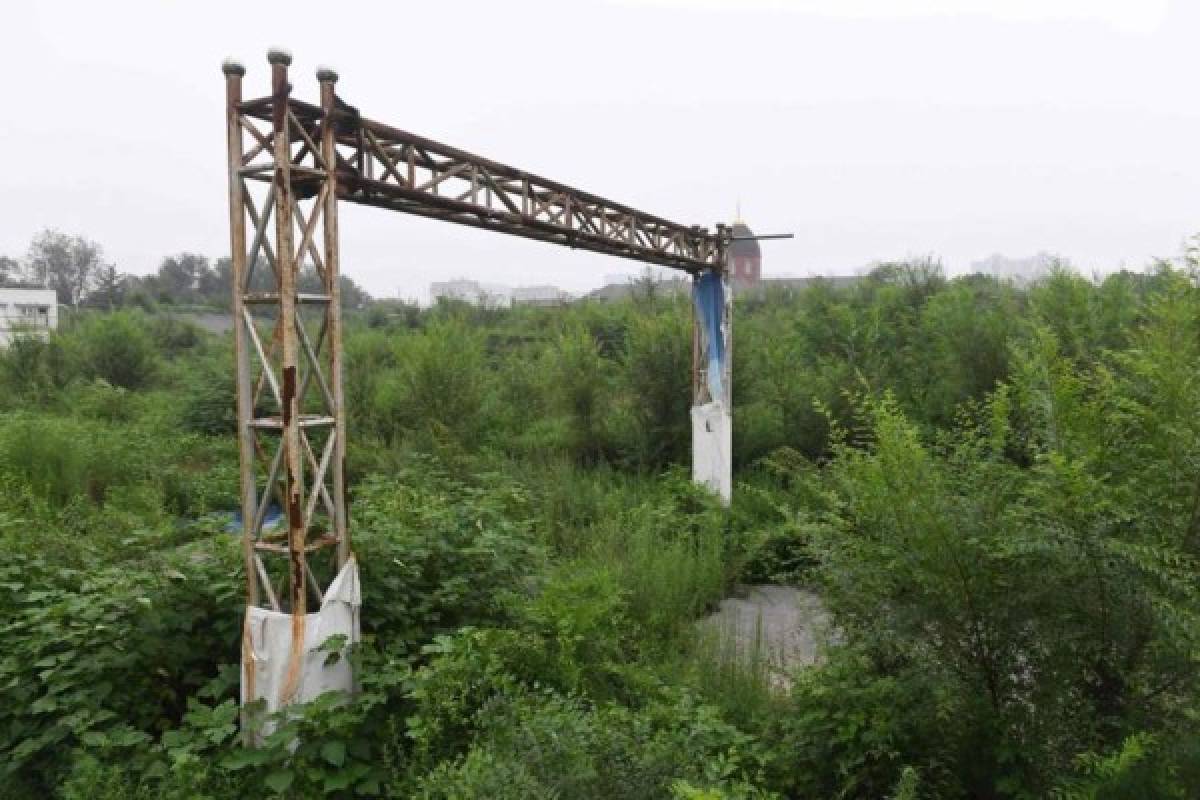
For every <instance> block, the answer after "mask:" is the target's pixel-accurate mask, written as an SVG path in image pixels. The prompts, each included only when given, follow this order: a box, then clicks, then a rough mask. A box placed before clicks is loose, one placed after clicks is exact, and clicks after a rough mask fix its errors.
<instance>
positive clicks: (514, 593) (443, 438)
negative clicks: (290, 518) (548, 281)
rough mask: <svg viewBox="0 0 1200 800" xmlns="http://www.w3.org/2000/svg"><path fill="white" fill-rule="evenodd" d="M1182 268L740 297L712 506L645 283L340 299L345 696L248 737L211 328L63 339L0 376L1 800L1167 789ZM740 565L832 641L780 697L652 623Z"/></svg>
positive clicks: (231, 467)
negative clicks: (731, 478) (814, 610)
mask: <svg viewBox="0 0 1200 800" xmlns="http://www.w3.org/2000/svg"><path fill="white" fill-rule="evenodd" d="M176 266H179V265H176ZM1193 267H1194V265H1191V264H1184V265H1178V266H1170V265H1165V264H1164V265H1160V266H1158V267H1156V268H1155V269H1154V270H1152V271H1151V272H1149V273H1146V274H1130V273H1121V274H1117V275H1113V276H1110V277H1108V278H1106V279H1104V280H1103V281H1100V282H1092V281H1088V280H1086V279H1084V278H1082V277H1080V276H1078V275H1076V274H1074V273H1072V272H1069V271H1066V270H1062V271H1058V272H1055V273H1053V274H1051V275H1049V276H1048V277H1046V278H1045V279H1043V280H1041V281H1040V282H1038V283H1036V284H1034V285H1032V286H1030V287H1028V288H1018V287H1015V286H1012V285H1009V284H1005V283H1000V282H997V281H995V280H992V279H989V278H984V277H981V276H969V277H962V278H956V279H953V280H947V279H946V278H944V277H943V276H942V275H941V273H940V271H939V270H938V269H937V268H936V266H934V265H931V264H927V263H922V264H907V265H905V264H897V265H890V266H885V267H881V268H879V269H877V270H876V271H875V272H874V273H872V274H871V275H870V276H868V277H866V278H864V279H863V280H862V281H860V282H859V283H857V284H856V285H854V286H852V287H848V288H834V287H831V286H828V285H823V284H820V283H818V284H814V285H812V286H809V287H807V288H805V289H803V290H796V291H790V292H777V293H768V294H765V295H762V296H754V297H749V298H746V299H743V300H740V301H739V307H738V310H737V332H738V338H737V357H736V359H735V367H734V369H735V374H734V383H735V386H734V395H735V397H736V399H737V409H736V412H735V420H734V425H735V449H736V452H735V460H736V468H737V472H736V476H735V477H736V484H737V485H736V491H735V499H734V505H733V507H732V508H731V509H729V510H724V509H721V508H720V507H719V506H718V505H717V504H716V502H715V501H714V500H713V498H711V497H710V496H708V495H707V494H706V493H705V492H703V491H701V490H698V489H697V488H695V487H693V486H692V485H691V483H690V480H689V479H688V472H687V460H688V453H689V423H688V417H687V412H688V404H689V397H688V386H687V377H686V375H687V369H688V364H689V360H690V339H689V337H688V330H689V328H688V326H689V318H690V309H689V307H688V305H687V302H686V300H685V299H681V298H671V297H662V296H654V295H653V294H649V293H648V294H646V295H644V296H638V297H635V298H633V299H632V300H630V301H629V302H627V303H619V304H612V305H606V304H578V305H575V306H572V307H569V308H560V309H531V308H523V309H515V310H512V311H495V310H480V309H472V308H468V307H458V306H452V305H443V306H439V307H436V308H434V309H431V310H428V311H422V312H416V311H413V310H412V309H398V310H396V312H395V313H394V314H390V313H389V312H388V310H387V309H386V307H383V306H376V307H374V308H372V309H370V310H369V311H367V312H364V313H363V314H361V315H358V316H353V315H352V316H351V317H350V318H349V320H348V331H347V339H346V351H347V360H348V363H347V382H348V385H347V399H348V403H349V412H350V427H351V440H350V441H351V451H350V454H349V463H348V470H349V478H350V482H351V487H350V489H351V496H352V499H351V516H352V525H353V530H354V535H355V550H356V552H357V554H358V556H359V559H360V563H361V565H362V570H363V585H364V603H365V605H364V611H363V623H364V634H365V641H364V643H363V645H362V646H361V647H359V648H358V649H357V650H356V652H355V653H354V654H353V658H355V659H356V660H357V662H358V665H359V674H360V676H361V680H362V686H361V690H360V691H359V692H358V693H356V694H355V695H354V696H353V697H350V698H342V697H336V696H326V697H323V698H321V699H319V700H318V701H316V702H314V703H312V704H310V705H309V706H307V707H305V708H304V709H302V710H301V711H299V712H297V713H294V714H291V715H289V716H288V717H287V718H285V719H281V720H280V721H279V722H280V725H279V728H278V729H277V730H276V731H275V732H274V733H272V734H271V735H269V736H267V737H266V739H265V742H264V744H263V746H262V747H260V748H257V749H247V748H244V747H242V746H241V744H240V742H241V732H240V729H239V715H238V705H237V679H238V676H237V666H236V665H237V663H238V645H239V638H240V637H239V630H240V624H241V604H242V586H243V582H242V577H241V575H240V569H241V559H240V556H239V552H238V542H237V541H236V540H235V538H234V537H232V536H230V535H229V534H227V533H225V532H224V530H223V522H220V521H218V520H217V519H214V518H213V517H212V516H211V514H212V512H214V511H218V510H222V509H230V508H233V507H234V506H235V504H236V493H237V478H236V470H237V459H236V448H235V445H234V441H233V436H232V423H233V414H232V386H231V380H230V375H231V373H232V369H231V360H232V358H231V353H230V349H231V344H230V342H229V340H228V339H227V338H219V337H215V336H211V335H209V334H205V333H202V332H200V331H198V330H196V329H194V328H191V327H190V326H188V325H185V324H181V323H179V322H177V321H175V322H172V321H164V320H162V319H160V318H157V317H155V316H152V315H147V314H145V313H143V312H140V311H130V310H125V311H117V312H106V313H102V312H99V311H93V312H89V311H80V312H77V313H76V314H73V315H71V316H69V317H68V319H67V324H65V325H64V327H63V329H62V330H61V331H60V332H58V333H57V334H54V335H52V336H51V337H50V338H49V340H48V341H45V342H40V341H34V340H27V341H22V342H20V343H18V344H16V345H15V346H13V347H12V348H10V349H9V350H7V351H4V352H3V353H0V542H2V546H3V552H4V554H5V558H4V559H3V560H2V561H0V641H2V642H3V647H0V773H2V779H3V782H4V787H5V788H4V792H3V793H4V794H5V796H8V797H14V798H44V797H59V798H67V799H70V800H75V799H76V798H87V800H115V798H156V799H157V798H168V799H170V798H179V799H180V800H182V799H183V798H213V799H214V800H215V799H216V798H227V797H250V796H265V797H296V798H321V797H333V798H341V797H357V796H380V797H418V798H501V799H503V798H513V799H514V800H515V799H516V798H606V799H607V798H676V799H677V800H682V799H684V798H687V799H688V800H730V799H732V798H771V797H779V798H782V797H794V798H833V797H844V798H885V797H888V798H909V799H911V798H1046V797H1051V798H1102V799H1104V800H1117V799H1118V798H1189V797H1196V796H1200V737H1197V736H1196V734H1195V731H1196V729H1197V725H1198V724H1200V703H1198V702H1197V699H1196V698H1197V697H1198V696H1200V685H1198V683H1200V680H1198V679H1200V664H1198V663H1197V653H1200V581H1198V580H1197V576H1198V573H1197V557H1198V556H1200V288H1197V282H1196V276H1195V275H1194V273H1193V272H1192V269H1193ZM181 268H182V267H181ZM747 581H772V582H788V583H798V584H802V585H806V586H810V587H812V588H814V589H816V590H817V591H819V592H820V593H821V594H822V596H823V597H824V598H825V601H826V603H827V605H828V607H829V609H830V611H831V613H832V614H833V617H834V619H835V621H836V624H837V626H838V629H839V631H840V642H839V644H837V645H836V646H833V647H831V648H830V650H829V651H828V652H827V653H826V657H825V659H824V661H823V662H822V663H821V664H820V665H819V666H815V667H812V668H808V669H806V670H801V671H799V672H797V673H796V674H795V675H794V676H793V679H792V681H791V683H790V687H789V688H787V689H786V690H783V689H780V688H777V687H776V688H773V687H772V686H771V684H770V683H769V682H768V680H767V679H766V676H765V674H764V672H763V670H762V669H761V668H760V667H759V665H757V664H756V662H755V660H754V659H749V660H748V661H745V662H739V661H735V660H731V659H729V658H728V657H727V654H723V653H722V652H720V650H719V648H714V647H713V646H712V642H711V641H706V640H705V637H703V636H701V635H700V634H699V633H698V631H697V628H696V626H695V624H694V622H695V620H697V619H698V618H699V617H701V616H702V615H704V614H705V613H706V611H708V610H710V609H711V608H712V607H713V606H714V605H715V604H716V602H717V601H718V600H719V599H720V598H721V597H722V596H723V595H724V594H726V593H727V592H728V591H729V590H730V588H731V586H732V584H734V583H736V582H747Z"/></svg>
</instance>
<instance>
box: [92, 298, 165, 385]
mask: <svg viewBox="0 0 1200 800" xmlns="http://www.w3.org/2000/svg"><path fill="white" fill-rule="evenodd" d="M72 336H74V337H75V338H76V339H77V340H78V341H79V343H80V344H79V358H80V360H81V371H82V372H83V373H84V374H85V375H90V376H94V377H97V378H102V379H103V380H105V381H107V382H108V383H110V384H112V385H113V386H119V387H121V388H123V389H141V388H144V387H145V386H147V385H149V383H150V382H151V381H152V380H153V379H154V376H155V373H156V372H157V370H158V349H157V346H156V344H155V341H154V339H153V338H152V336H151V334H150V332H149V331H148V330H147V326H146V324H145V321H144V319H143V318H142V317H141V316H139V315H135V314H132V313H129V312H119V313H115V314H108V315H104V316H97V317H90V318H86V319H85V320H84V321H83V322H82V323H81V324H80V326H79V327H78V328H77V329H75V330H74V331H72Z"/></svg>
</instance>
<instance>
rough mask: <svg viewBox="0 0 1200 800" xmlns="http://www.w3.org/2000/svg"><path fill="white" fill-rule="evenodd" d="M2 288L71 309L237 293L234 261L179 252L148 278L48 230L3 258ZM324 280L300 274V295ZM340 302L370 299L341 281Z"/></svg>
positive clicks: (201, 301)
mask: <svg viewBox="0 0 1200 800" xmlns="http://www.w3.org/2000/svg"><path fill="white" fill-rule="evenodd" d="M260 266H261V268H260V269H255V271H254V272H255V277H254V281H253V283H254V286H255V288H257V289H259V290H268V289H270V288H271V283H272V275H273V273H272V271H271V269H270V267H269V266H268V265H266V264H262V265H260ZM0 287H17V288H46V289H53V290H54V291H55V293H56V294H57V295H58V302H59V303H60V304H61V305H64V306H71V307H72V308H79V307H89V308H106V309H117V308H125V307H140V308H143V309H150V308H154V307H156V306H181V305H185V306H202V307H206V308H216V309H225V308H228V307H229V304H230V297H231V295H232V290H233V262H232V261H231V260H230V259H229V258H228V257H227V256H222V257H220V258H217V259H216V260H215V261H214V260H210V259H209V258H208V257H207V256H204V255H200V254H198V253H189V252H181V253H177V254H174V255H169V256H165V257H163V259H162V261H161V262H160V263H159V265H158V269H157V271H155V272H153V273H151V274H149V275H135V274H133V273H130V272H122V271H120V270H119V269H118V268H117V266H116V265H115V264H113V263H111V262H110V261H108V260H107V259H106V258H105V255H104V248H103V247H102V246H101V245H100V244H99V243H97V242H95V241H93V240H91V239H89V238H87V237H86V236H83V235H80V234H68V233H63V232H61V231H58V230H55V229H53V228H46V229H45V230H43V231H41V232H40V233H38V234H37V235H35V236H34V237H33V240H32V241H31V242H30V244H29V249H28V250H27V251H26V254H25V256H24V258H21V259H17V258H13V257H11V256H0ZM320 287H321V279H320V277H319V276H318V275H317V274H316V272H315V271H313V270H312V269H311V268H309V269H306V270H305V271H304V272H303V273H302V274H301V276H300V287H299V288H300V291H302V292H316V291H319V290H320ZM341 291H342V303H343V305H344V306H346V307H347V308H360V307H364V306H366V305H367V304H368V303H370V302H371V296H370V295H369V294H368V293H367V292H366V291H365V290H364V289H363V288H362V287H361V286H359V285H358V284H357V283H355V282H354V280H353V279H351V278H349V277H347V276H345V275H343V276H342V277H341Z"/></svg>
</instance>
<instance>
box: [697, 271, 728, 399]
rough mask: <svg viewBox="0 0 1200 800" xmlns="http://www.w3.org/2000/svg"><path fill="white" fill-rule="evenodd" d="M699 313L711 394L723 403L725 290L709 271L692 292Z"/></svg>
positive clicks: (698, 280)
mask: <svg viewBox="0 0 1200 800" xmlns="http://www.w3.org/2000/svg"><path fill="white" fill-rule="evenodd" d="M692 299H693V301H694V302H695V303H696V313H697V314H698V315H699V317H700V325H701V327H702V328H703V330H704V341H705V345H706V347H705V350H706V353H705V355H706V356H707V360H708V393H709V394H710V395H711V396H712V399H713V400H723V399H724V397H725V393H724V392H723V391H722V390H721V376H722V375H723V374H724V373H725V339H724V337H722V335H721V318H722V317H723V316H724V313H725V286H724V284H722V283H721V276H720V275H718V274H717V273H715V272H711V271H706V272H704V273H702V274H701V275H700V277H699V278H697V279H696V286H695V289H694V290H693V292H692Z"/></svg>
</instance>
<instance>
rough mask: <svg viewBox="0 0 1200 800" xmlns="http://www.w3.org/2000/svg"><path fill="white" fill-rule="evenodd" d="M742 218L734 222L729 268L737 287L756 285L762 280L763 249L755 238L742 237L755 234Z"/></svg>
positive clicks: (734, 284)
mask: <svg viewBox="0 0 1200 800" xmlns="http://www.w3.org/2000/svg"><path fill="white" fill-rule="evenodd" d="M753 235H754V231H752V230H750V228H749V226H748V225H746V223H745V222H743V221H742V220H740V219H739V220H737V221H735V222H734V223H733V243H732V244H731V245H730V246H729V270H730V273H731V276H730V277H731V278H732V279H733V287H734V288H735V289H743V288H746V287H748V286H754V285H755V284H757V283H758V282H759V281H760V280H762V251H761V250H760V249H759V247H758V242H757V241H755V240H754V239H744V238H742V239H741V241H739V239H740V238H741V237H749V236H753Z"/></svg>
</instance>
